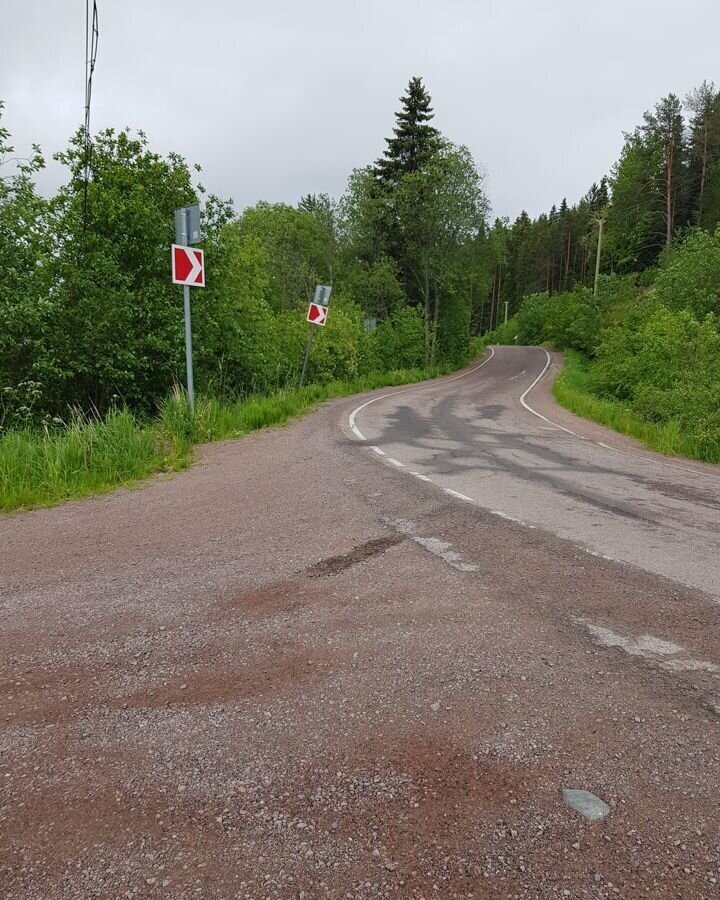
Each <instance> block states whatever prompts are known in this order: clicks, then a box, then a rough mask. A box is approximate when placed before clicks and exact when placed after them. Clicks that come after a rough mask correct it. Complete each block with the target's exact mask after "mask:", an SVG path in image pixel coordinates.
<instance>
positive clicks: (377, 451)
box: [370, 447, 385, 456]
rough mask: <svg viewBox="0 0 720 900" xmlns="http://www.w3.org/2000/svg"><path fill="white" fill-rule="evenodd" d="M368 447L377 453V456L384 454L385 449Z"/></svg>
mask: <svg viewBox="0 0 720 900" xmlns="http://www.w3.org/2000/svg"><path fill="white" fill-rule="evenodd" d="M370 449H371V450H373V451H374V452H375V453H377V455H378V456H385V451H384V450H381V449H380V448H379V447H371V448H370Z"/></svg>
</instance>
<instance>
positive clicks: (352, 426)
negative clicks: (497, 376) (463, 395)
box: [348, 347, 495, 441]
mask: <svg viewBox="0 0 720 900" xmlns="http://www.w3.org/2000/svg"><path fill="white" fill-rule="evenodd" d="M488 350H489V351H490V356H488V358H487V359H484V360H483V361H482V362H481V363H480V365H479V366H474V367H473V368H472V369H470V370H469V371H468V372H462V373H461V374H460V375H453V377H452V378H445V379H443V380H442V381H431V382H430V384H431V385H436V384H437V385H442V384H449V383H450V382H451V381H457V380H458V378H467V376H468V375H472V373H473V372H477V370H478V369H482V367H483V366H484V365H486V364H487V363H489V362H490V360H491V359H492V358H493V356H495V351H494V350H493V348H492V347H488ZM428 386H429V385H428V384H423V385H417V384H411V385H409V386H408V387H405V388H402V390H399V391H391V393H389V394H381V395H380V396H379V397H373V398H372V399H371V400H367V401H366V402H365V403H361V404H360V406H358V407H357V408H356V409H354V410H353V411H352V412H351V413H350V415H349V417H348V424H349V425H350V430H351V431H352V433H353V434H354V435H355V437H357V438H359V439H360V440H361V441H364V440H366V438H365V435H364V434H363V433H362V431H360V429H359V428H358V427H357V425H356V424H355V419H356V418H357V414H358V413H359V412H362V410H364V409H365V407H366V406H370V404H371V403H377V402H378V400H386V399H387V398H388V397H395V396H397V395H398V394H405V393H407V392H408V391H412V390H419V389H420V388H421V387H428Z"/></svg>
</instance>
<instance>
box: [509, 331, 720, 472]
mask: <svg viewBox="0 0 720 900" xmlns="http://www.w3.org/2000/svg"><path fill="white" fill-rule="evenodd" d="M540 349H541V350H542V351H543V352H544V353H545V355H546V356H547V362H546V363H545V368H544V369H543V370H542V372H541V373H540V374H539V375H538V377H537V378H536V379H535V381H533V383H532V384H531V385H530V387H529V388H527V389H526V390H525V391H524V392H523V394H522V395H521V397H520V403H522V405H523V406H524V407H525V409H526V410H527V411H528V412H531V413H532V414H533V415H534V416H537V417H538V419H542V420H543V422H547V424H548V425H552V426H553V428H559V429H560V431H564V432H565V433H566V434H571V435H572V436H573V437H576V438H579V439H580V440H581V441H587V440H590V443H592V444H596V445H597V446H598V447H602V448H603V449H604V450H612V451H613V452H614V453H622V454H624V455H625V456H631V457H633V458H634V459H644V460H647V461H648V462H654V463H657V464H658V465H659V466H665V468H667V469H677V470H678V472H687V473H688V474H690V475H704V476H705V477H708V478H720V475H715V474H714V473H713V472H703V471H701V470H700V469H693V468H691V467H690V466H679V465H677V463H671V462H665V460H663V459H656V458H655V457H654V456H647V455H645V454H643V453H633V452H632V450H621V449H620V448H619V447H612V446H611V445H610V444H605V443H603V442H602V441H594V440H592V439H591V438H586V437H584V436H583V435H582V434H577V433H576V432H574V431H571V430H570V429H569V428H565V426H564V425H559V424H558V423H557V422H553V421H552V419H548V418H547V417H546V416H543V415H542V414H541V413H539V412H538V411H537V410H536V409H533V408H532V406H530V404H529V403H526V401H525V398H526V397H527V395H528V394H529V393H530V391H531V390H532V389H533V388H534V387H535V386H536V385H537V384H538V382H539V381H540V379H541V378H542V377H543V375H544V374H545V373H546V372H547V370H548V369H549V368H550V363H551V362H552V359H551V357H550V354H549V353H548V352H547V350H546V349H545V348H544V347H541V348H540Z"/></svg>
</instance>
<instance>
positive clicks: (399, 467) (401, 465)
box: [386, 456, 405, 469]
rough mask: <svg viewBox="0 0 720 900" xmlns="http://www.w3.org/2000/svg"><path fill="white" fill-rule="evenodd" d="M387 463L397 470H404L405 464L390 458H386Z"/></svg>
mask: <svg viewBox="0 0 720 900" xmlns="http://www.w3.org/2000/svg"><path fill="white" fill-rule="evenodd" d="M386 459H387V461H388V462H389V463H392V464H393V465H394V466H397V467H398V469H404V468H405V463H401V462H400V460H399V459H393V458H392V456H388V457H386Z"/></svg>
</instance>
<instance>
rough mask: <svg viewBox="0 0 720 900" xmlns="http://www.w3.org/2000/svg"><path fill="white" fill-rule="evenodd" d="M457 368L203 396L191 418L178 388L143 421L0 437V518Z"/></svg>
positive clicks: (16, 431) (82, 421)
mask: <svg viewBox="0 0 720 900" xmlns="http://www.w3.org/2000/svg"><path fill="white" fill-rule="evenodd" d="M454 368H455V366H454V365H445V366H436V367H434V368H432V369H397V370H394V371H384V372H376V373H373V374H371V375H366V376H364V377H360V378H356V379H354V380H352V381H330V382H324V383H316V384H310V385H307V386H306V387H303V388H283V389H281V390H279V391H276V392H274V393H271V394H265V395H258V396H250V397H246V398H245V399H242V400H237V401H235V402H231V401H229V400H224V401H223V400H219V399H218V398H217V397H212V396H205V395H200V396H198V397H196V399H195V414H194V415H190V412H189V407H188V404H187V397H186V395H185V393H184V391H183V390H182V389H181V388H179V387H176V388H175V390H174V391H173V392H172V393H171V394H170V395H169V396H168V397H167V398H165V399H164V400H163V402H162V404H161V405H160V409H159V411H158V414H157V416H155V417H153V418H150V419H148V418H147V417H141V416H138V415H137V414H134V413H132V412H131V411H130V410H129V409H127V407H123V408H118V409H111V410H110V411H109V412H108V413H106V415H105V416H103V417H102V418H99V417H95V418H86V417H83V416H80V415H76V416H75V417H74V418H73V419H72V420H71V421H70V422H69V423H68V424H67V425H63V426H62V427H54V428H38V427H35V426H26V427H24V428H13V429H10V430H7V431H6V432H5V433H3V434H0V510H4V511H5V512H10V511H12V510H17V509H31V508H33V507H36V506H52V505H54V504H56V503H59V502H61V501H63V500H68V499H71V498H79V497H86V496H88V495H90V494H97V493H103V492H105V491H109V490H112V489H113V488H116V487H118V486H120V485H123V486H125V487H132V486H133V485H134V484H136V483H137V482H138V481H140V480H142V479H146V478H149V477H150V476H151V475H154V474H155V473H158V472H175V471H179V470H182V469H185V468H187V467H188V466H189V465H190V464H191V462H192V460H193V448H194V447H195V445H197V444H201V443H206V442H209V441H219V440H225V439H232V438H239V437H242V436H243V435H245V434H248V433H249V432H251V431H256V430H258V429H260V428H266V427H269V426H273V425H284V424H286V423H287V422H288V421H290V420H291V419H294V418H297V417H298V416H301V415H303V414H305V413H307V412H309V411H310V410H312V409H314V408H315V407H316V406H317V405H318V403H321V402H322V401H324V400H329V399H332V398H333V397H346V396H349V395H351V394H357V393H361V392H362V391H369V390H373V389H374V388H379V387H386V386H391V385H402V384H411V383H414V382H418V381H423V380H425V379H426V378H434V377H436V376H438V375H443V374H445V373H446V372H448V371H450V370H452V369H454Z"/></svg>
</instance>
